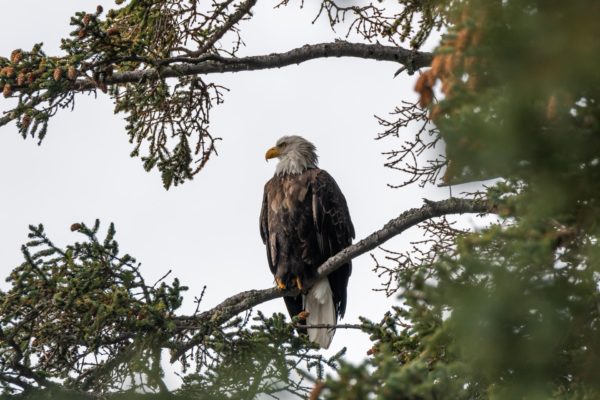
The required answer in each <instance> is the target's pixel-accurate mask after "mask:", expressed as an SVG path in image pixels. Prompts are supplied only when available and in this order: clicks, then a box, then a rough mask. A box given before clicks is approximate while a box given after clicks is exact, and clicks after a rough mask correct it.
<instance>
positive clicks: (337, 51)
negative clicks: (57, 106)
mask: <svg viewBox="0 0 600 400" xmlns="http://www.w3.org/2000/svg"><path fill="white" fill-rule="evenodd" d="M329 57H355V58H363V59H370V60H377V61H392V62H397V63H399V64H402V65H404V66H405V67H406V69H407V70H408V71H409V72H412V71H415V70H417V69H419V68H422V67H425V66H428V65H429V64H430V63H431V59H432V54H431V53H427V52H418V51H411V50H407V49H404V48H402V47H397V46H383V45H380V44H363V43H349V42H345V41H336V42H332V43H319V44H312V45H305V46H302V47H299V48H296V49H293V50H290V51H287V52H285V53H272V54H267V55H259V56H248V57H239V58H237V57H221V56H216V55H208V56H200V57H198V58H193V57H175V58H172V59H166V60H157V62H156V63H157V64H159V65H168V64H170V63H172V62H174V61H177V62H180V63H179V64H176V65H170V66H162V67H158V68H150V69H145V70H136V71H127V72H119V73H114V74H113V75H112V76H111V77H109V78H107V79H106V84H107V85H112V84H123V83H135V82H140V81H144V80H155V79H158V78H159V77H162V78H176V77H181V76H185V75H204V74H214V73H226V72H240V71H254V70H262V69H271V68H282V67H286V66H288V65H293V64H300V63H303V62H306V61H309V60H314V59H318V58H329ZM96 86H97V84H96V83H95V82H93V81H91V80H89V79H82V80H79V81H77V82H76V83H75V87H76V90H90V89H94V88H96Z"/></svg>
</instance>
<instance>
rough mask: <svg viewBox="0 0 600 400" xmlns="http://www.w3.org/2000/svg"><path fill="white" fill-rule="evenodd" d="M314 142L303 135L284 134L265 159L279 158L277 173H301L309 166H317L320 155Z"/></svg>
mask: <svg viewBox="0 0 600 400" xmlns="http://www.w3.org/2000/svg"><path fill="white" fill-rule="evenodd" d="M316 150H317V148H316V147H315V145H314V144H312V143H311V142H309V141H308V140H306V139H304V138H303V137H301V136H296V135H293V136H283V137H282V138H280V139H279V140H278V141H277V143H276V145H275V147H271V148H270V149H269V150H268V151H267V154H265V159H266V160H269V159H270V158H275V157H277V158H279V163H278V164H277V168H276V169H275V173H276V174H277V175H287V174H301V173H302V172H304V171H305V170H307V169H308V168H316V167H317V164H318V162H319V157H318V156H317V153H316Z"/></svg>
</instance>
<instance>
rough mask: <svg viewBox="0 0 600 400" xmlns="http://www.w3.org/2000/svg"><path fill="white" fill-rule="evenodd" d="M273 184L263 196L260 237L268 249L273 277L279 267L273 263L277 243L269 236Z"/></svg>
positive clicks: (266, 188)
mask: <svg viewBox="0 0 600 400" xmlns="http://www.w3.org/2000/svg"><path fill="white" fill-rule="evenodd" d="M270 183H271V181H268V182H267V183H266V184H265V190H264V194H263V202H262V208H261V210H260V219H259V220H260V237H261V238H262V241H263V243H264V244H265V246H266V247H267V261H268V263H269V269H270V270H271V273H272V274H273V275H275V273H276V272H277V266H276V265H275V263H274V262H273V256H274V255H275V254H273V253H274V251H276V249H272V247H273V246H276V245H277V244H276V243H271V242H274V241H272V240H271V238H270V236H269V214H268V212H269V205H268V196H267V193H268V190H269V184H270Z"/></svg>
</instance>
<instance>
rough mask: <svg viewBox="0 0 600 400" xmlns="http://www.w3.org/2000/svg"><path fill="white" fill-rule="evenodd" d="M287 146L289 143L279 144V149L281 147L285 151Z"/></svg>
mask: <svg viewBox="0 0 600 400" xmlns="http://www.w3.org/2000/svg"><path fill="white" fill-rule="evenodd" d="M285 146H287V143H286V142H281V143H279V147H281V148H282V149H283V148H284V147H285Z"/></svg>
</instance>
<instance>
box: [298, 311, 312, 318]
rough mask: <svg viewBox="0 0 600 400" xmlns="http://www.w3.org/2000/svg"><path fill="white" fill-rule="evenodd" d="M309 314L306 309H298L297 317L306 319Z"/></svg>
mask: <svg viewBox="0 0 600 400" xmlns="http://www.w3.org/2000/svg"><path fill="white" fill-rule="evenodd" d="M309 315H310V313H309V312H308V311H306V310H305V311H300V312H299V313H298V318H299V319H306V318H308V316H309Z"/></svg>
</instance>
